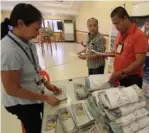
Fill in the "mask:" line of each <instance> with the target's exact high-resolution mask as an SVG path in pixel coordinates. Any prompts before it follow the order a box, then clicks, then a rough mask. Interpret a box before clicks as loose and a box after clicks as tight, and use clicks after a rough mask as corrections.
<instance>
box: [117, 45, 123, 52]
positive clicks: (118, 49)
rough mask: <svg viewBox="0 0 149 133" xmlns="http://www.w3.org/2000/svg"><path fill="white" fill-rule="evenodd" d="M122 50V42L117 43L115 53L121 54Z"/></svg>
mask: <svg viewBox="0 0 149 133" xmlns="http://www.w3.org/2000/svg"><path fill="white" fill-rule="evenodd" d="M122 50H123V45H122V44H118V47H117V51H116V52H117V53H118V54H121V53H122Z"/></svg>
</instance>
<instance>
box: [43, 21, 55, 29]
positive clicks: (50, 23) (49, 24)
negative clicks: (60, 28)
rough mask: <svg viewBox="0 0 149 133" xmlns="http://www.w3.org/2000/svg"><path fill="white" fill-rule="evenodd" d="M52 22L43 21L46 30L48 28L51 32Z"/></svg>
mask: <svg viewBox="0 0 149 133" xmlns="http://www.w3.org/2000/svg"><path fill="white" fill-rule="evenodd" d="M52 21H53V20H50V19H44V24H45V27H46V28H50V29H51V30H52V31H54V30H53V22H52Z"/></svg>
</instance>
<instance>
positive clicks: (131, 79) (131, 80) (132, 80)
mask: <svg viewBox="0 0 149 133" xmlns="http://www.w3.org/2000/svg"><path fill="white" fill-rule="evenodd" d="M134 84H137V85H138V86H139V87H140V88H142V84H143V79H142V77H140V76H139V75H129V76H127V77H125V78H123V79H121V80H120V85H121V86H125V87H128V86H131V85H134Z"/></svg>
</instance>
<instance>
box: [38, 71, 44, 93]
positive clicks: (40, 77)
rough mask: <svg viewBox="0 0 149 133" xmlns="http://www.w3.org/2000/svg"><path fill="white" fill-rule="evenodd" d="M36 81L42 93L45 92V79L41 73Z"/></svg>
mask: <svg viewBox="0 0 149 133" xmlns="http://www.w3.org/2000/svg"><path fill="white" fill-rule="evenodd" d="M36 83H37V86H38V88H39V89H40V91H41V93H43V92H44V79H43V77H42V76H41V75H40V74H38V75H37V77H36Z"/></svg>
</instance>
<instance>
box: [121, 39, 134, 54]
mask: <svg viewBox="0 0 149 133" xmlns="http://www.w3.org/2000/svg"><path fill="white" fill-rule="evenodd" d="M123 54H124V55H125V56H127V57H132V56H133V54H134V47H133V42H132V41H126V42H125V44H124V46H123Z"/></svg>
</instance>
